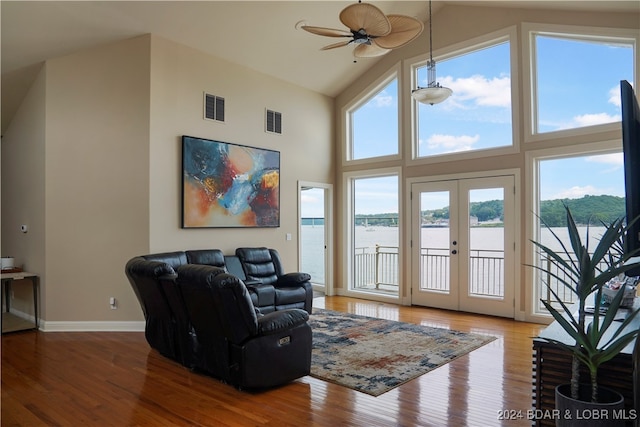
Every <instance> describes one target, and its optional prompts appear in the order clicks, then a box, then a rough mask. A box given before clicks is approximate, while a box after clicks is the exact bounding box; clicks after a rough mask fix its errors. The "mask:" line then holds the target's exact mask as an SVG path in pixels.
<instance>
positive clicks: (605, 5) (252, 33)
mask: <svg viewBox="0 0 640 427" xmlns="http://www.w3.org/2000/svg"><path fill="white" fill-rule="evenodd" d="M354 2H355V1H327V0H324V1H312V0H300V1H102V2H101V1H78V2H69V1H60V2H59V1H6V0H3V1H1V2H0V7H1V20H2V21H1V31H2V33H1V35H2V38H1V42H2V45H1V52H2V57H1V59H2V116H3V117H2V129H3V131H4V129H5V125H6V121H7V120H8V119H9V118H10V116H12V115H13V113H14V112H15V108H17V105H16V104H17V103H19V102H20V100H21V99H22V98H21V96H23V94H24V91H25V90H26V88H28V86H29V85H30V84H31V80H32V79H33V77H34V76H35V75H36V73H37V69H38V68H37V67H38V66H37V64H40V63H42V62H43V61H45V60H47V59H50V58H54V57H57V56H61V55H66V54H70V53H72V52H75V51H77V50H80V49H85V48H90V47H91V46H95V45H98V44H105V43H109V42H113V41H117V40H122V39H125V38H129V37H134V36H138V35H141V34H146V33H153V34H156V35H158V36H161V37H164V38H167V39H170V40H173V41H176V42H178V43H182V44H184V45H187V46H191V47H193V48H196V49H199V50H201V51H203V52H206V53H209V54H211V55H214V56H216V57H219V58H223V59H225V60H228V61H230V62H233V63H236V64H240V65H243V66H246V67H249V68H251V69H255V70H257V71H260V72H262V73H265V74H269V75H272V76H275V77H277V78H279V79H282V80H285V81H288V82H290V83H292V84H296V85H299V86H302V87H305V88H308V89H310V90H313V91H317V92H319V93H322V94H326V95H328V96H331V97H334V96H336V95H338V94H339V93H340V92H341V91H342V90H343V89H344V88H345V87H347V86H348V85H349V84H350V83H351V82H352V81H354V80H355V79H356V78H357V77H358V76H359V75H361V74H362V73H364V72H365V71H366V70H367V69H369V68H370V67H371V66H372V65H373V64H374V63H375V62H376V61H377V60H378V59H379V58H362V59H358V61H357V62H355V63H354V58H353V56H352V48H350V47H345V48H339V49H333V50H328V51H320V48H321V47H323V46H325V45H327V44H330V43H333V42H335V41H336V40H335V39H332V38H327V37H321V36H317V35H313V34H310V33H307V32H305V31H304V30H301V29H297V28H296V27H297V24H298V25H299V23H301V22H304V23H306V24H308V25H315V26H323V27H330V28H337V29H343V28H345V27H344V26H343V25H342V24H341V22H340V21H339V18H338V15H339V13H340V11H341V10H342V9H343V8H344V7H346V6H348V5H349V4H352V3H354ZM371 3H373V4H375V5H376V6H378V7H379V8H380V9H381V10H382V11H383V12H384V13H386V14H403V15H409V16H412V17H415V18H418V19H420V20H421V21H423V22H426V21H427V17H428V16H427V15H428V2H427V1H417V0H411V1H371ZM447 3H456V4H471V5H474V6H487V7H495V6H500V7H526V8H547V9H563V10H611V11H637V10H638V1H637V0H632V1H583V0H580V1H544V0H543V1H540V0H538V1H434V2H433V13H434V15H435V14H436V13H437V11H438V10H439V9H440V8H441V7H443V5H445V4H447Z"/></svg>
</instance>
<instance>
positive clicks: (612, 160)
mask: <svg viewBox="0 0 640 427" xmlns="http://www.w3.org/2000/svg"><path fill="white" fill-rule="evenodd" d="M586 161H587V162H592V163H604V164H607V165H613V166H620V167H622V166H623V165H624V156H623V154H622V153H611V154H600V155H597V156H589V157H587V158H586Z"/></svg>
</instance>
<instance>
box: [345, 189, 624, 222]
mask: <svg viewBox="0 0 640 427" xmlns="http://www.w3.org/2000/svg"><path fill="white" fill-rule="evenodd" d="M565 204H566V205H567V206H568V207H569V208H570V209H571V213H572V214H573V216H574V219H575V220H576V223H578V224H582V225H586V224H591V225H600V223H601V222H604V223H606V224H608V223H611V222H612V221H614V220H615V219H617V218H620V217H623V216H625V205H624V197H616V196H607V195H604V196H584V197H582V198H580V199H555V200H543V201H541V202H540V217H541V218H542V220H543V221H544V222H545V223H546V224H547V225H549V226H550V227H565V226H566V222H565V210H564V205H565ZM502 205H503V203H502V201H501V200H489V201H486V202H474V203H471V205H470V210H471V216H474V217H476V218H478V221H479V222H480V223H482V222H489V221H494V220H496V221H502V220H503V219H504V211H503V206H502ZM422 218H423V222H424V223H439V222H442V221H446V220H448V219H449V207H448V206H447V207H444V208H441V209H434V210H427V211H422ZM356 225H366V226H385V227H394V226H397V225H398V214H397V213H380V214H372V215H356Z"/></svg>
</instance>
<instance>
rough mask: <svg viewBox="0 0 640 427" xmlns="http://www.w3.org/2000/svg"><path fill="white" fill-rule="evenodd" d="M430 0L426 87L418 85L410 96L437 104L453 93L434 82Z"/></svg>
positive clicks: (423, 102) (434, 62) (434, 63)
mask: <svg viewBox="0 0 640 427" xmlns="http://www.w3.org/2000/svg"><path fill="white" fill-rule="evenodd" d="M431 21H432V17H431V0H429V61H428V62H427V80H428V85H427V87H420V86H418V89H414V90H413V91H412V92H411V97H412V98H413V99H415V100H416V101H418V102H420V103H422V104H429V105H433V104H438V103H440V102H442V101H444V100H445V99H447V98H448V97H450V96H451V94H453V91H452V90H451V89H449V88H448V87H442V86H440V83H438V82H436V61H434V60H433V42H432V40H433V35H432V34H433V32H432V28H431Z"/></svg>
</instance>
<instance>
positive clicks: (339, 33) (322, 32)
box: [300, 25, 353, 37]
mask: <svg viewBox="0 0 640 427" xmlns="http://www.w3.org/2000/svg"><path fill="white" fill-rule="evenodd" d="M300 28H302V29H303V30H305V31H308V32H310V33H313V34H318V35H319V36H327V37H352V36H353V34H351V32H350V31H345V30H336V29H333V28H324V27H312V26H309V25H303V26H301V27H300Z"/></svg>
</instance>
